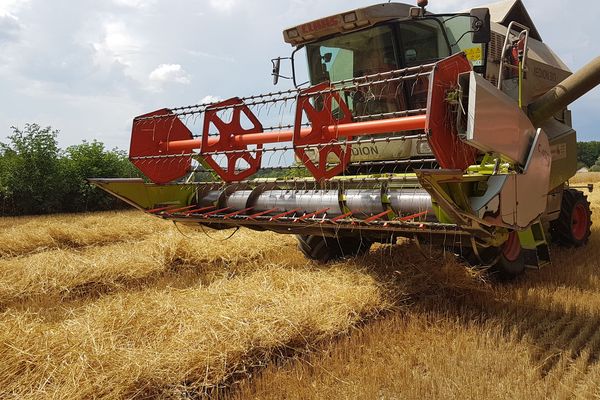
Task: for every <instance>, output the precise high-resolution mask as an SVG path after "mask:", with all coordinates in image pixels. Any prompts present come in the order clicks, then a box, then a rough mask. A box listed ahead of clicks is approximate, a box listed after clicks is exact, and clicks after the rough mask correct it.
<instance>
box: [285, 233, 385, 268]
mask: <svg viewBox="0 0 600 400" xmlns="http://www.w3.org/2000/svg"><path fill="white" fill-rule="evenodd" d="M296 238H297V239H298V248H299V249H300V251H301V252H302V253H303V254H304V255H305V256H306V258H308V259H310V260H314V261H318V262H320V263H326V262H329V261H334V260H339V259H341V258H344V257H357V256H360V255H363V254H365V253H367V252H368V251H369V249H370V248H371V245H372V244H373V242H371V241H370V240H368V239H366V238H364V237H338V238H335V237H328V236H319V235H296Z"/></svg>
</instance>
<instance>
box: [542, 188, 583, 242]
mask: <svg viewBox="0 0 600 400" xmlns="http://www.w3.org/2000/svg"><path fill="white" fill-rule="evenodd" d="M591 226H592V211H591V210H590V203H589V201H587V196H585V195H584V194H583V193H582V192H580V191H579V190H575V189H566V190H565V191H564V192H563V198H562V203H561V207H560V215H559V217H558V219H556V220H554V221H552V222H551V223H550V235H551V236H552V241H553V242H555V243H558V244H559V245H561V246H565V247H580V246H583V245H585V244H587V242H588V240H589V238H590V234H591V231H590V228H591Z"/></svg>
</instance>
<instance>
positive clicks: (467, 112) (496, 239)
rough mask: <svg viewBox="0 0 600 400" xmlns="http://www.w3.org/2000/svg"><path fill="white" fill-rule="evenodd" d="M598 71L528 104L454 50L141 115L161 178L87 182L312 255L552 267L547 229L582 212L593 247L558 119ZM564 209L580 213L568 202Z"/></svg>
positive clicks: (144, 158) (516, 268) (138, 127)
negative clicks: (452, 257) (447, 258)
mask: <svg viewBox="0 0 600 400" xmlns="http://www.w3.org/2000/svg"><path fill="white" fill-rule="evenodd" d="M519 68H520V67H519ZM519 76H520V78H519V79H522V77H523V76H524V74H520V75H519ZM599 76H600V62H599V59H595V60H594V61H593V62H592V63H590V64H589V65H587V66H586V67H584V68H583V69H581V70H580V71H578V72H577V73H575V74H573V75H572V76H570V77H569V78H567V79H566V80H564V81H563V82H561V83H560V84H559V85H557V86H556V87H555V88H553V89H551V90H550V91H548V93H547V94H545V95H543V96H541V97H538V98H536V99H534V101H532V102H530V104H526V103H525V106H524V107H523V109H521V108H520V107H519V102H518V101H517V99H515V98H514V96H511V94H510V93H508V92H505V91H503V90H501V89H498V87H497V86H496V85H495V84H492V83H490V82H489V81H488V80H486V79H485V78H484V77H483V76H482V75H480V74H478V73H477V72H475V71H473V68H472V66H471V63H470V62H469V60H468V59H467V57H466V55H465V54H464V53H457V54H454V55H452V56H449V57H447V58H445V59H442V60H440V61H438V62H435V63H432V64H424V65H419V66H414V67H410V68H402V69H397V70H391V71H386V72H380V73H374V74H369V75H365V76H361V77H355V78H351V79H346V80H341V81H336V82H328V81H325V82H321V83H319V84H317V85H314V86H312V87H309V88H305V89H292V90H287V91H280V92H273V93H267V94H264V95H256V96H250V97H245V98H238V97H235V98H231V99H228V100H225V101H219V102H215V103H207V104H199V105H193V106H185V107H179V108H172V109H161V110H157V111H155V112H152V113H148V114H145V115H141V116H139V117H136V118H135V119H134V122H133V129H132V135H131V147H130V154H129V156H130V160H131V162H132V163H133V164H134V165H135V166H136V167H137V168H138V169H139V170H140V171H141V172H142V173H143V174H144V175H145V176H146V177H147V178H148V179H149V180H150V181H151V183H145V182H144V181H143V180H141V179H90V181H91V182H92V183H93V184H95V185H97V186H99V187H101V188H102V189H104V190H106V191H107V192H109V193H111V194H113V195H115V196H117V197H119V198H121V199H123V200H125V201H127V202H128V203H130V204H132V205H134V206H135V207H137V208H139V209H141V210H143V211H145V212H147V213H150V214H154V215H156V216H159V217H162V218H166V219H170V220H174V221H177V222H181V223H185V224H189V225H195V226H197V225H198V224H199V225H202V226H207V227H211V228H214V229H226V228H232V227H239V226H243V227H248V228H250V229H256V230H271V231H275V232H279V233H288V234H297V235H302V239H301V241H300V247H301V248H302V249H303V251H304V252H305V253H306V254H307V255H309V257H313V256H314V257H315V258H319V259H321V260H325V259H327V257H325V256H323V255H321V256H317V255H314V254H313V253H316V250H315V249H316V248H317V247H319V248H320V247H323V246H322V244H319V243H316V244H315V243H314V242H315V241H314V240H312V239H310V238H311V237H322V238H323V240H324V241H325V243H324V245H325V247H327V246H333V247H336V246H338V247H340V248H341V249H342V251H341V252H338V253H336V254H337V255H343V253H344V252H348V251H350V252H351V253H354V254H355V253H358V252H359V250H358V249H359V247H361V246H363V244H364V243H371V242H373V241H382V242H388V243H389V242H393V241H394V239H395V238H397V237H399V236H404V237H409V238H414V239H416V240H417V242H421V241H422V240H423V239H426V240H427V241H428V242H431V243H434V242H439V243H443V245H444V246H445V247H446V248H453V249H458V251H461V252H464V253H466V254H468V256H467V258H468V259H469V260H470V261H473V262H474V263H475V264H481V265H492V264H496V265H501V269H502V270H503V271H504V272H508V273H509V274H516V273H518V272H520V271H521V270H522V268H523V267H524V265H525V264H528V265H533V266H538V267H539V266H540V265H542V264H543V263H545V262H547V261H549V251H548V246H547V241H546V238H545V230H544V229H543V225H544V223H545V222H549V223H550V224H556V223H558V222H555V221H559V222H560V223H562V224H567V225H569V226H570V224H571V222H572V221H575V219H577V220H580V221H583V220H584V219H585V221H583V222H581V223H580V225H581V224H583V225H585V226H583V225H581V226H578V227H577V228H573V232H579V233H578V235H579V234H580V233H581V232H583V234H582V235H583V236H581V237H578V238H576V239H577V241H574V243H584V242H585V241H587V236H588V235H589V225H590V224H591V222H590V221H589V216H590V212H589V204H588V203H587V202H586V201H585V200H581V199H582V198H583V197H582V196H583V195H581V196H580V195H578V194H574V193H572V192H570V191H567V190H565V182H566V181H567V180H568V179H569V178H570V177H571V176H573V175H574V173H575V168H576V162H575V161H574V160H575V159H574V156H573V154H572V153H573V152H574V146H575V144H574V143H575V140H576V139H575V132H574V131H573V130H572V129H571V128H570V127H569V126H568V124H567V122H566V119H562V120H561V119H557V117H555V116H556V114H557V113H559V112H561V111H563V110H564V109H565V107H566V106H567V105H568V104H569V103H570V102H572V101H574V100H575V99H577V98H579V97H580V96H582V95H583V94H584V93H585V92H587V91H589V90H590V89H592V88H593V87H595V86H596V85H598V82H599ZM545 90H546V89H545ZM407 93H409V94H410V95H409V96H408V102H407V101H405V100H403V101H401V94H402V95H405V94H407ZM519 93H521V92H519ZM519 96H520V94H519ZM553 117H554V118H553ZM401 149H403V150H401ZM423 149H425V150H424V151H421V150H423ZM365 154H366V155H367V156H365ZM381 154H386V156H385V157H380V156H379V155H381ZM556 154H558V156H555V155H556ZM577 193H579V192H577ZM563 194H564V195H563ZM561 199H563V202H562V203H563V206H562V208H561ZM565 199H566V200H565ZM565 202H566V203H568V204H570V205H573V204H574V207H579V208H578V209H577V210H575V211H574V210H565V206H564V204H565ZM583 203H585V206H584V205H583ZM581 207H583V208H585V209H584V210H583V211H582V209H581ZM586 207H587V208H586ZM565 215H566V217H565ZM573 215H575V217H573ZM584 217H586V218H584ZM565 218H567V219H568V218H572V221H571V220H568V221H566V220H565ZM573 218H575V219H573ZM565 221H566V222H565ZM573 224H575V222H573ZM553 226H554V225H553ZM328 237H329V238H336V239H332V240H329V239H326V238H328ZM311 243H312V244H311ZM335 243H338V245H336V244H335ZM350 247H355V249H354V250H356V251H354V250H352V249H350V250H348V249H349V248H350ZM313 250H315V251H313ZM332 254H333V253H328V254H326V255H327V256H330V255H332Z"/></svg>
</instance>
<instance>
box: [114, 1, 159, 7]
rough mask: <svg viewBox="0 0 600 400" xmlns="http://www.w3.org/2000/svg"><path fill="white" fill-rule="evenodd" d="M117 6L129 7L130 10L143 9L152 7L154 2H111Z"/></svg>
mask: <svg viewBox="0 0 600 400" xmlns="http://www.w3.org/2000/svg"><path fill="white" fill-rule="evenodd" d="M113 3H115V4H116V5H118V6H124V7H131V8H143V7H148V6H151V5H154V4H155V3H156V1H155V0H113Z"/></svg>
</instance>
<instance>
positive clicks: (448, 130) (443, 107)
mask: <svg viewBox="0 0 600 400" xmlns="http://www.w3.org/2000/svg"><path fill="white" fill-rule="evenodd" d="M471 70H472V68H471V63H470V62H469V60H467V57H466V56H465V54H464V53H459V54H456V55H453V56H451V57H448V58H446V59H444V60H442V61H440V62H438V63H437V64H436V65H435V67H434V70H433V75H432V80H431V82H430V83H429V91H430V93H429V96H428V100H427V123H426V125H425V130H426V131H427V132H428V133H429V146H430V147H431V150H432V152H433V154H434V155H435V158H436V159H437V161H438V163H439V165H440V166H441V167H442V168H448V169H460V170H465V169H466V168H467V167H468V166H469V165H472V164H473V163H474V162H475V156H476V154H477V150H476V149H475V148H474V147H471V146H469V145H467V144H465V143H463V142H462V141H461V140H460V138H459V137H458V133H457V132H456V120H455V118H454V117H453V116H452V115H451V113H450V109H449V107H448V103H447V101H446V97H447V95H448V91H450V90H454V89H456V88H457V87H458V75H459V74H460V73H463V72H469V71H471Z"/></svg>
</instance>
